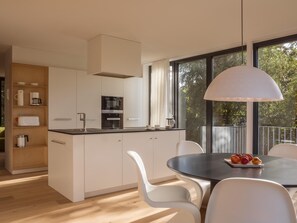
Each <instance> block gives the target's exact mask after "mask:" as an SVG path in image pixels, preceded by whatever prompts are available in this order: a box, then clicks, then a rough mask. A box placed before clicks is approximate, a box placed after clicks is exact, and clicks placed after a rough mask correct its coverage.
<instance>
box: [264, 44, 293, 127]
mask: <svg viewBox="0 0 297 223" xmlns="http://www.w3.org/2000/svg"><path fill="white" fill-rule="evenodd" d="M259 68H260V69H262V70H264V71H266V72H267V73H268V74H269V75H271V77H272V78H273V79H274V80H275V82H276V83H277V84H278V86H279V88H280V90H281V92H282V94H283V96H284V101H280V102H269V103H267V102H264V103H260V105H259V117H260V120H259V124H260V125H262V126H266V125H268V126H283V127H292V126H296V97H297V94H296V93H297V91H296V90H297V42H291V43H286V44H279V45H274V46H269V47H263V48H261V49H259Z"/></svg>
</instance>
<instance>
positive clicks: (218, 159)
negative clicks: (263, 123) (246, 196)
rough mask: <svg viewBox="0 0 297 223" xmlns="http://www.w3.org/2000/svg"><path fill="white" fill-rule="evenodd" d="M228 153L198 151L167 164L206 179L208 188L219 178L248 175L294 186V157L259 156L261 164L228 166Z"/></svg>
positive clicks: (296, 168) (296, 165) (296, 181)
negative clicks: (208, 183)
mask: <svg viewBox="0 0 297 223" xmlns="http://www.w3.org/2000/svg"><path fill="white" fill-rule="evenodd" d="M231 155H232V154H230V153H212V154H208V153H202V154H191V155H182V156H176V157H173V158H171V159H169V160H168V162H167V166H168V167H169V168H170V169H171V170H173V171H175V172H177V173H179V174H182V175H186V176H189V177H192V178H199V179H204V180H208V181H210V183H211V190H212V189H213V187H214V186H215V184H216V183H218V182H219V181H221V180H223V179H226V178H230V177H248V178H259V179H265V180H271V181H275V182H277V183H279V184H281V185H283V186H284V187H287V188H290V187H297V160H295V159H287V158H282V157H274V156H266V155H259V156H258V157H259V158H260V159H261V160H262V164H263V166H262V167H256V168H255V167H243V168H239V167H232V166H231V165H230V164H228V163H227V162H225V159H228V158H230V156H231Z"/></svg>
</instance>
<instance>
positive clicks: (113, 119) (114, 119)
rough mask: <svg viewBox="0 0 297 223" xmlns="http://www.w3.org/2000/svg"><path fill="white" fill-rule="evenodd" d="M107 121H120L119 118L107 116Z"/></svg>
mask: <svg viewBox="0 0 297 223" xmlns="http://www.w3.org/2000/svg"><path fill="white" fill-rule="evenodd" d="M106 120H107V121H120V120H121V118H107V119H106Z"/></svg>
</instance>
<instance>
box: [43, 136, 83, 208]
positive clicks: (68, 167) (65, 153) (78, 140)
mask: <svg viewBox="0 0 297 223" xmlns="http://www.w3.org/2000/svg"><path fill="white" fill-rule="evenodd" d="M83 157H84V135H76V136H72V135H67V134H59V133H56V132H49V133H48V184H49V186H51V187H52V188H54V189H55V190H57V191H58V192H60V193H61V194H63V195H64V196H65V197H66V198H68V199H69V200H71V201H73V202H76V201H82V200H84V197H85V193H84V159H83Z"/></svg>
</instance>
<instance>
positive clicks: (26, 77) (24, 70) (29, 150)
mask: <svg viewBox="0 0 297 223" xmlns="http://www.w3.org/2000/svg"><path fill="white" fill-rule="evenodd" d="M8 80H9V81H10V84H11V86H12V89H11V94H10V97H11V98H12V100H10V106H8V107H9V108H10V111H9V114H11V115H10V116H11V118H10V121H9V126H10V127H9V128H7V129H8V131H7V135H8V137H9V148H8V150H9V151H8V156H9V163H10V166H9V168H8V169H9V171H10V172H11V173H21V172H22V171H23V170H24V171H25V172H32V171H38V169H40V168H46V167H47V157H48V149H47V129H48V106H47V105H48V67H44V66H35V65H29V64H18V63H12V66H11V76H10V78H8ZM19 82H23V83H24V84H19ZM31 83H37V85H31ZM18 90H23V104H24V106H18V105H17V100H16V98H17V96H16V95H18ZM31 93H38V98H40V99H41V105H30V95H31ZM21 116H37V117H39V124H40V125H38V126H18V118H19V117H21ZM19 135H27V136H28V138H29V141H28V142H27V145H26V146H25V147H21V148H19V147H17V146H16V144H17V137H18V136H19Z"/></svg>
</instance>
